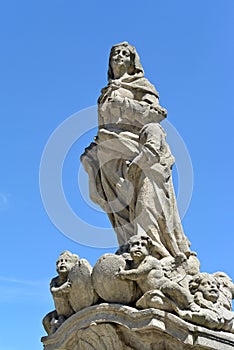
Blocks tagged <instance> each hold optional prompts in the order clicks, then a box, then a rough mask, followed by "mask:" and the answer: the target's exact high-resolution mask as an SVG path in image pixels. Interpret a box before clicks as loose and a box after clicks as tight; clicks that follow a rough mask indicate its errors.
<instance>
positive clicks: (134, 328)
mask: <svg viewBox="0 0 234 350" xmlns="http://www.w3.org/2000/svg"><path fill="white" fill-rule="evenodd" d="M42 342H43V344H44V349H45V350H190V349H194V350H209V349H213V350H233V349H234V334H231V333H227V332H221V331H212V330H209V329H207V328H204V327H200V326H196V325H193V324H190V323H188V322H185V321H183V320H181V319H180V318H178V317H177V316H175V315H173V314H170V313H167V312H164V311H161V310H156V309H146V310H137V309H135V308H132V307H128V306H123V305H119V304H107V303H104V304H100V305H95V306H90V307H88V308H86V309H83V310H81V311H79V312H77V313H76V314H74V315H73V316H71V317H70V318H69V319H67V320H66V321H65V322H64V323H63V324H62V326H61V327H60V328H59V329H58V330H57V331H56V333H54V334H52V335H50V336H47V337H43V338H42Z"/></svg>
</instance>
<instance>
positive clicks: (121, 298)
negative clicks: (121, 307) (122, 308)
mask: <svg viewBox="0 0 234 350" xmlns="http://www.w3.org/2000/svg"><path fill="white" fill-rule="evenodd" d="M125 267H126V261H125V259H124V258H123V257H122V256H118V255H114V254H105V255H103V256H102V257H101V258H100V259H99V260H98V261H97V263H96V265H95V266H94V267H93V272H92V280H93V286H94V288H95V290H96V292H97V293H98V295H99V296H100V297H101V298H102V299H103V300H105V301H107V302H112V303H121V304H130V303H131V302H133V301H135V300H136V299H137V297H138V296H139V291H138V288H137V284H136V282H134V281H123V280H120V279H119V278H118V277H117V274H118V272H119V270H120V269H124V268H125ZM129 282H130V283H129Z"/></svg>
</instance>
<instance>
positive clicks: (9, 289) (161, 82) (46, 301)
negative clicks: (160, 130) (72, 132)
mask: <svg viewBox="0 0 234 350" xmlns="http://www.w3.org/2000/svg"><path fill="white" fill-rule="evenodd" d="M233 19H234V2H233V0H223V1H214V0H206V1H204V0H198V1H187V0H178V1H172V0H171V1H169V0H161V1H159V0H152V1H147V0H146V1H145V2H144V3H143V2H142V1H137V0H136V1H134V2H131V1H125V0H119V1H118V2H110V1H106V0H103V1H101V2H98V1H92V2H91V1H77V0H69V1H64V0H56V1H55V0H50V1H45V0H41V1H27V0H22V1H16V0H9V1H4V2H2V3H1V5H0V38H1V41H0V43H1V56H0V67H1V79H0V89H1V104H0V113H1V139H0V144H1V147H0V152H1V175H0V178H1V181H0V222H1V226H0V227H1V237H2V248H3V249H2V254H3V256H2V264H1V268H0V283H1V286H0V295H1V298H0V303H1V331H0V350H18V349H19V350H21V349H24V350H32V349H33V350H39V349H42V345H41V344H40V337H41V336H43V335H45V332H44V330H43V328H42V326H41V319H42V318H43V316H44V315H45V314H46V313H47V312H49V311H50V310H52V309H53V302H52V297H51V295H50V292H49V281H50V279H51V278H52V277H53V276H55V275H56V272H55V261H56V258H57V257H58V255H59V253H60V252H62V251H63V250H65V249H68V250H71V251H72V252H74V253H78V254H79V255H80V256H81V257H83V258H84V257H85V258H87V259H88V260H89V261H90V262H91V264H92V265H93V264H94V263H95V262H96V260H97V259H98V257H99V256H101V255H102V254H104V253H105V252H112V251H114V248H105V249H100V248H97V246H98V245H99V242H98V240H99V238H98V234H96V228H97V227H98V228H100V227H110V225H109V223H108V220H107V219H106V216H105V215H104V214H102V213H101V212H99V211H98V210H97V209H95V208H92V207H90V204H88V203H87V200H84V199H83V198H82V196H81V192H82V191H85V186H86V185H85V183H84V179H82V180H81V182H80V185H78V184H77V174H78V172H79V171H81V170H79V169H80V163H79V157H80V154H81V153H82V152H83V149H84V147H86V146H88V145H89V143H90V142H91V141H92V137H93V135H95V130H91V131H90V132H88V133H85V135H84V136H82V135H80V136H77V141H76V142H75V144H74V145H73V146H71V147H70V149H69V152H68V154H67V157H66V159H65V162H64V169H63V176H62V181H63V186H64V193H65V194H66V197H67V201H68V203H69V205H70V206H71V207H72V209H73V211H74V212H75V213H76V216H77V217H78V218H80V219H82V220H83V222H84V223H85V224H84V225H83V226H82V225H81V226H80V230H78V231H79V232H77V239H76V240H77V241H78V242H80V238H79V237H83V238H84V240H85V237H86V235H88V232H86V229H85V227H86V226H87V227H88V225H90V226H91V227H93V232H94V239H93V242H94V244H93V246H96V248H95V247H89V246H85V245H81V244H79V243H78V242H75V241H73V240H71V239H70V238H68V237H67V236H69V233H66V235H65V234H64V233H62V232H60V230H59V229H58V228H56V227H55V225H54V224H53V223H52V222H51V220H50V217H49V216H48V215H47V212H46V210H45V209H44V206H43V202H42V199H41V195H40V188H39V169H40V161H41V157H42V153H43V150H44V148H45V145H46V143H47V141H48V139H49V138H50V136H51V134H52V133H53V132H54V130H55V129H56V128H58V127H59V125H60V124H61V123H62V122H63V121H64V120H66V119H67V118H69V117H70V116H71V115H73V114H74V113H77V112H79V111H81V110H82V109H85V108H88V107H91V106H94V105H95V104H96V100H97V98H98V96H99V94H100V89H101V88H102V87H104V86H105V85H106V82H107V62H108V55H109V51H110V48H111V46H112V45H113V44H116V43H118V42H121V41H128V42H129V43H131V44H132V45H134V46H135V47H136V48H137V51H138V53H139V55H140V57H141V62H142V65H143V67H144V70H145V75H146V77H147V78H148V79H149V80H150V81H151V82H152V83H153V84H155V86H156V88H157V89H158V90H159V92H160V102H161V105H162V106H164V107H166V108H167V110H168V121H169V122H170V123H171V124H172V125H173V127H174V128H176V130H177V132H178V134H179V135H180V137H182V139H183V141H184V143H185V145H186V147H187V150H188V153H189V155H190V157H191V162H192V166H193V173H194V182H193V193H192V200H191V203H190V206H189V208H188V210H187V212H186V215H185V217H184V218H183V226H184V229H185V232H186V234H187V236H188V237H189V239H190V241H191V242H192V250H194V251H196V252H197V254H198V258H199V259H200V262H201V270H202V271H207V272H215V271H225V272H226V273H228V274H229V275H230V276H231V277H232V278H233V279H234V267H233V246H234V237H233V227H234V211H233V209H234V204H233V198H234V184H233V170H234V166H233V150H234V137H233V126H234V121H233V116H234V113H233V112H234V104H233V100H234V99H233V92H234V88H233V87H234V86H233V85H234V69H233V68H234V67H233V62H234V41H233V35H234V20H233ZM92 113H93V109H92ZM92 113H91V112H90V113H88V114H87V115H86V114H82V113H81V114H79V113H78V117H79V119H76V121H77V123H76V126H77V133H78V134H77V135H79V133H80V132H81V131H82V130H85V131H88V129H87V125H89V121H88V118H89V116H90V115H91V118H93V114H92ZM94 119H95V118H94ZM171 142H172V144H173V140H172V141H171ZM172 146H173V145H172ZM172 149H173V147H172ZM175 151H176V145H175ZM59 152H60V151H58V154H57V153H56V152H55V154H54V157H55V159H57V158H56V157H57V156H59ZM178 157H180V154H178ZM180 162H181V163H180V169H181V170H180V171H181V172H183V173H184V172H185V177H186V171H187V168H185V169H183V160H182V161H180ZM48 166H49V164H48ZM48 169H49V168H48ZM48 171H49V170H48ZM51 176H52V175H51ZM49 178H50V180H51V177H50V174H48V179H49ZM188 178H189V179H191V171H188ZM179 179H180V174H179V172H178V174H177V172H176V171H175V184H176V183H178V181H179ZM86 180H87V179H86ZM48 184H49V180H48ZM180 186H181V189H180V190H181V191H182V197H183V195H184V196H185V197H186V193H183V191H185V189H184V186H183V184H181V185H180ZM190 189H191V188H190ZM48 191H49V189H48ZM56 205H57V200H56V195H55V208H56ZM59 216H60V217H62V218H64V220H65V221H66V214H63V213H62V212H60V213H59ZM86 224H87V225H86ZM85 225H86V226H85ZM90 226H89V227H90ZM87 230H88V228H87ZM95 235H96V236H95ZM110 235H113V239H112V241H114V233H112V234H111V233H110ZM95 242H96V243H95ZM95 244H96V245H95Z"/></svg>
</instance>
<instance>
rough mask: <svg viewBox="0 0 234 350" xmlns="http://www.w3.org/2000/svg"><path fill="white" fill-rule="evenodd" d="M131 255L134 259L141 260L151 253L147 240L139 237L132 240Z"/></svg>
mask: <svg viewBox="0 0 234 350" xmlns="http://www.w3.org/2000/svg"><path fill="white" fill-rule="evenodd" d="M130 255H131V257H132V259H133V260H139V259H140V260H141V259H144V258H145V257H146V256H147V255H149V250H148V242H147V240H145V239H141V238H139V237H138V238H137V237H136V238H135V239H132V240H131V242H130Z"/></svg>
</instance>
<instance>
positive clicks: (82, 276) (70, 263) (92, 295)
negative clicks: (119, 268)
mask: <svg viewBox="0 0 234 350" xmlns="http://www.w3.org/2000/svg"><path fill="white" fill-rule="evenodd" d="M56 270H57V272H58V276H57V277H54V278H53V279H52V280H51V282H50V291H51V294H52V296H53V300H54V305H55V310H54V311H51V312H50V313H49V314H48V315H46V316H45V317H44V319H43V325H44V328H45V330H46V331H47V333H48V334H52V333H54V332H55V331H56V330H57V329H58V328H59V327H60V326H61V324H62V323H63V322H64V321H65V320H66V319H67V318H68V317H70V316H71V315H72V314H74V313H75V312H77V311H79V310H81V309H83V308H85V307H87V306H90V305H92V304H94V303H95V302H96V301H97V299H98V296H97V294H96V292H95V291H94V289H93V287H92V282H91V273H92V268H91V266H90V264H89V263H88V261H87V260H85V259H80V258H79V256H78V255H76V254H72V253H71V252H69V251H64V252H62V253H61V254H60V256H59V258H58V260H57V262H56Z"/></svg>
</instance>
